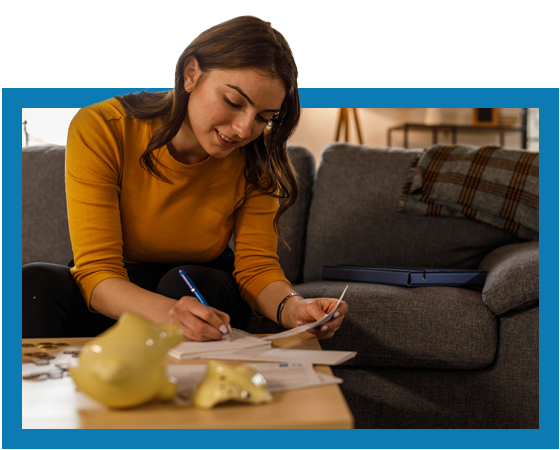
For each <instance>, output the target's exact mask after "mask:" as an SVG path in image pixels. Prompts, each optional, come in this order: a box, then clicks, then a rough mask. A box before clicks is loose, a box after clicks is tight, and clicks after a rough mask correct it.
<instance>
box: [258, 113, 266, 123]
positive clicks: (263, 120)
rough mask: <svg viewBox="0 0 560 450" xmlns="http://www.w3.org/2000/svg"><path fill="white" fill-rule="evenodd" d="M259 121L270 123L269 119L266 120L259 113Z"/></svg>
mask: <svg viewBox="0 0 560 450" xmlns="http://www.w3.org/2000/svg"><path fill="white" fill-rule="evenodd" d="M257 121H259V122H261V123H268V122H269V121H268V120H266V119H265V118H264V117H262V116H259V115H258V114H257Z"/></svg>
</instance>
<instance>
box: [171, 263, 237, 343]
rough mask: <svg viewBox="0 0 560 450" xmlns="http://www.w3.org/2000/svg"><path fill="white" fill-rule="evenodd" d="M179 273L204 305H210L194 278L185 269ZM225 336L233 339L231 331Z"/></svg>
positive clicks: (229, 339)
mask: <svg viewBox="0 0 560 450" xmlns="http://www.w3.org/2000/svg"><path fill="white" fill-rule="evenodd" d="M179 275H181V278H182V279H183V281H184V282H185V283H187V286H188V287H189V289H190V291H191V292H192V293H193V294H194V296H195V297H196V299H197V300H198V301H199V302H200V303H202V304H203V305H205V306H208V307H210V305H209V304H208V303H207V302H206V300H204V297H203V296H202V294H201V293H200V292H199V291H198V289H197V288H196V286H195V285H194V283H193V282H192V280H191V279H190V278H189V277H188V276H187V274H186V273H185V271H184V270H183V269H179ZM224 336H225V337H226V338H227V340H228V341H231V336H230V334H229V333H224Z"/></svg>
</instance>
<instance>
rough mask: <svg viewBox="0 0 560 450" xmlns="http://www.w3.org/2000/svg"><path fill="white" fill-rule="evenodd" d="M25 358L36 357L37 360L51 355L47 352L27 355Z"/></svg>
mask: <svg viewBox="0 0 560 450" xmlns="http://www.w3.org/2000/svg"><path fill="white" fill-rule="evenodd" d="M25 356H35V357H36V358H42V357H43V356H49V354H48V353H45V352H34V353H25Z"/></svg>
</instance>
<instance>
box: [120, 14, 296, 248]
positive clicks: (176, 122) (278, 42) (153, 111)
mask: <svg viewBox="0 0 560 450" xmlns="http://www.w3.org/2000/svg"><path fill="white" fill-rule="evenodd" d="M189 56H194V57H195V58H196V59H197V60H198V64H199V67H200V69H201V70H202V72H203V73H204V72H205V71H209V70H212V69H243V68H254V69H259V70H263V71H265V72H266V73H268V74H270V75H271V76H276V77H279V78H280V79H281V80H282V81H283V82H284V86H285V89H286V96H285V98H284V102H283V103H282V107H281V109H280V112H279V113H278V114H277V115H276V116H275V117H274V118H273V119H272V120H271V123H270V124H269V126H268V131H267V132H266V133H262V134H261V135H260V136H259V137H258V138H257V139H255V140H254V141H253V142H251V143H250V144H248V145H246V146H245V147H244V149H243V150H244V156H245V166H246V169H245V179H246V180H247V182H248V184H249V186H251V187H250V189H249V190H248V192H246V193H245V196H247V195H248V194H249V193H250V192H253V191H254V190H255V189H256V190H258V191H260V192H262V193H263V194H267V195H271V196H274V197H276V198H278V199H283V200H284V201H283V202H281V204H280V207H279V209H278V211H277V213H276V216H275V217H274V231H275V232H276V234H277V236H278V237H279V239H280V241H281V242H282V243H283V244H284V245H286V246H287V244H286V242H285V241H284V239H283V238H282V236H280V234H279V227H284V225H282V224H281V223H280V221H279V218H280V216H281V215H282V214H283V213H284V212H286V211H287V210H288V209H289V208H290V207H291V206H292V205H293V204H294V203H295V201H296V198H297V195H298V184H297V179H296V173H295V171H294V168H293V166H292V164H291V162H290V160H289V157H288V153H287V149H286V142H287V140H288V138H289V137H290V136H291V135H292V134H293V132H294V130H295V128H296V126H297V124H298V122H299V118H300V103H299V94H298V88H297V75H298V74H297V67H296V63H295V61H294V58H293V55H292V52H291V50H290V47H289V45H288V43H287V42H286V40H285V39H284V37H283V36H282V35H281V34H280V33H279V32H278V31H276V30H275V29H274V28H272V26H271V25H270V23H268V22H264V21H262V20H260V19H258V18H256V17H252V16H242V17H237V18H235V19H232V20H228V21H227V22H223V23H221V24H219V25H216V26H214V27H212V28H210V29H208V30H206V31H204V32H203V33H201V34H200V36H198V37H197V38H196V39H195V40H194V41H192V42H191V43H190V45H189V46H188V47H187V48H186V49H185V50H184V51H183V53H182V55H181V56H180V57H179V60H178V61H177V67H176V70H175V87H174V89H173V90H171V91H166V92H152V93H148V92H141V93H139V94H134V93H131V94H128V95H124V96H121V97H116V98H117V99H118V100H119V101H120V102H121V104H122V105H123V107H124V109H125V110H126V112H127V113H128V114H130V115H131V116H133V117H136V118H138V119H154V118H157V117H162V122H161V125H160V126H159V127H158V129H157V130H156V131H155V133H154V135H153V136H152V139H151V140H150V143H149V144H148V147H147V148H146V150H145V151H144V153H143V155H142V157H141V158H140V163H141V164H142V166H143V167H144V168H145V169H147V170H148V171H149V172H151V173H152V174H153V175H155V176H156V177H157V178H159V179H160V180H162V181H165V182H168V183H171V181H170V180H169V179H168V178H167V177H166V176H165V175H164V174H163V173H162V172H161V171H160V170H159V169H158V161H157V159H156V157H155V155H154V154H153V152H154V150H157V149H159V148H161V147H163V146H164V145H167V144H168V143H169V142H170V141H171V140H172V139H173V138H174V137H175V135H176V134H177V133H178V132H179V129H180V128H181V125H182V123H183V121H184V119H185V116H186V115H187V105H188V102H189V95H190V94H189V93H187V92H186V91H185V88H184V68H185V61H186V59H187V58H188V57H189ZM278 188H280V191H279V193H278V194H276V191H277V190H278Z"/></svg>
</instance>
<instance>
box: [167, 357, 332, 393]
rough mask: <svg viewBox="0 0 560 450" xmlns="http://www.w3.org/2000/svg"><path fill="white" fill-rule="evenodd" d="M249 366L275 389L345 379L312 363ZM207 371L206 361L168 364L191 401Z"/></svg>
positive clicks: (182, 391)
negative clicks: (193, 363) (319, 369)
mask: <svg viewBox="0 0 560 450" xmlns="http://www.w3.org/2000/svg"><path fill="white" fill-rule="evenodd" d="M245 366H247V367H251V368H252V369H254V370H256V371H257V372H259V373H260V374H261V375H262V376H263V377H264V378H265V380H266V384H267V389H268V390H269V391H270V392H272V393H275V392H285V391H290V390H294V389H304V388H309V387H316V386H325V385H329V384H340V383H342V379H341V378H337V377H333V376H329V375H324V374H321V373H319V372H317V371H316V370H315V369H314V368H313V365H312V364H309V363H279V364H272V363H263V364H245ZM205 373H206V365H168V366H167V374H168V375H170V376H173V377H175V378H176V379H177V388H178V392H179V397H180V399H181V401H187V402H188V400H189V398H190V396H191V394H192V391H193V390H194V388H195V387H196V385H197V384H198V383H199V382H200V381H201V380H202V378H203V377H204V374H205Z"/></svg>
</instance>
